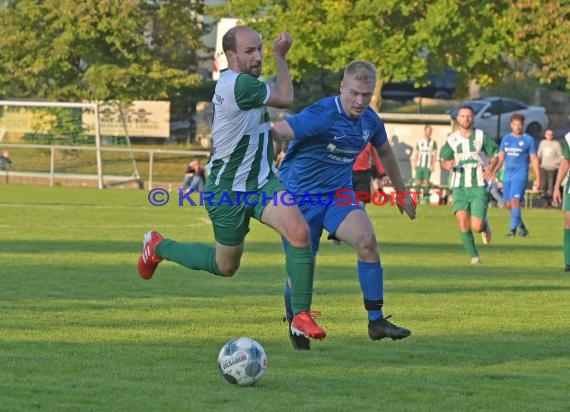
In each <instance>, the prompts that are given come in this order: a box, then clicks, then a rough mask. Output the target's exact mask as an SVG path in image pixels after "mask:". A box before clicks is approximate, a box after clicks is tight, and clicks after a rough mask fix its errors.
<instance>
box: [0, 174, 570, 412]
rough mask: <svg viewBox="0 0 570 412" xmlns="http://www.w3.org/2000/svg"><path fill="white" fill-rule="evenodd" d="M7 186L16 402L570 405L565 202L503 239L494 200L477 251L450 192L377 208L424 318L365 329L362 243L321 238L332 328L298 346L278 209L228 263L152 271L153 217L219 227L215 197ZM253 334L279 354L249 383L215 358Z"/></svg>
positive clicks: (5, 364)
mask: <svg viewBox="0 0 570 412" xmlns="http://www.w3.org/2000/svg"><path fill="white" fill-rule="evenodd" d="M1 190H2V196H0V212H1V213H0V225H1V226H2V241H0V262H1V270H2V287H1V288H0V309H1V311H2V316H0V364H1V365H2V367H1V368H0V382H2V383H1V384H0V405H2V409H3V410H8V411H23V410H42V411H62V410H101V411H107V410H117V411H118V410H120V411H162V410H169V411H185V410H192V411H194V410H196V411H221V410H230V411H234V410H244V411H246V410H257V411H272V412H273V411H291V410H295V411H352V410H358V411H365V410H370V411H375V410H389V411H482V410H485V411H516V412H519V411H527V410H536V411H539V410H544V411H566V410H568V407H569V402H568V393H567V392H568V381H569V379H570V372H569V371H570V358H569V355H568V319H569V317H570V306H569V305H568V299H569V290H570V279H569V278H568V276H567V274H565V273H563V272H562V263H563V261H562V248H561V240H562V227H563V218H562V216H560V215H559V213H558V212H556V211H552V210H541V209H540V210H539V209H531V210H526V211H525V221H526V223H527V226H528V227H529V228H530V229H531V235H530V237H528V238H515V239H507V238H505V237H503V236H501V233H502V231H503V230H506V229H507V227H508V224H509V222H508V213H507V212H506V211H505V210H500V209H492V210H491V211H490V216H491V220H492V222H493V224H494V225H493V228H494V229H495V239H494V244H492V245H491V246H488V247H485V246H483V245H481V250H480V251H481V255H482V257H483V264H481V265H479V266H478V267H471V265H469V263H468V258H467V257H466V255H465V251H464V250H463V247H462V245H461V244H460V240H459V236H458V230H457V223H456V221H455V218H454V217H453V214H452V213H451V209H450V208H449V207H448V206H439V207H430V206H421V207H420V208H419V213H418V218H417V219H416V220H415V221H410V220H408V219H407V218H405V217H403V216H401V215H400V214H399V213H398V212H397V211H396V210H395V208H392V207H369V208H368V209H367V212H368V213H369V214H370V216H371V218H372V221H373V223H374V226H375V228H376V230H377V235H378V242H379V243H380V245H381V253H382V260H383V264H384V267H385V292H386V300H385V302H386V303H385V312H386V314H393V315H394V321H395V322H396V323H397V324H401V325H402V326H406V327H409V328H410V329H411V330H412V331H413V334H412V336H411V337H409V338H408V339H405V340H403V341H399V342H393V341H380V342H372V341H370V339H368V337H367V336H366V314H365V312H364V309H363V307H362V297H361V294H360V290H359V287H358V282H357V276H356V272H355V263H356V258H355V255H354V251H353V250H352V249H350V248H349V247H348V246H346V245H340V246H337V245H334V244H332V242H329V241H326V240H325V239H324V238H323V244H322V247H321V250H320V251H319V256H318V258H317V273H316V283H315V296H314V300H313V302H314V303H313V306H314V308H315V309H320V310H322V312H323V314H322V316H321V318H320V319H319V322H320V323H321V324H322V325H323V326H324V327H326V329H327V331H328V336H327V338H326V340H325V341H323V342H314V343H313V350H311V351H310V352H303V353H300V352H295V351H293V350H292V348H291V345H290V343H289V339H288V338H287V331H286V327H285V324H284V323H283V322H282V321H281V316H282V315H283V309H282V304H283V303H282V295H281V294H282V287H283V281H284V276H285V273H284V258H283V252H282V245H281V242H280V239H279V236H278V235H277V234H276V233H275V232H274V231H272V230H271V229H270V228H268V227H267V226H265V225H261V224H258V223H252V231H251V233H250V234H249V236H248V238H247V241H246V248H245V254H244V258H243V262H242V265H241V268H240V271H239V272H238V273H237V274H236V275H235V276H234V277H233V278H230V279H227V278H226V279H224V278H220V277H216V276H212V275H209V274H206V273H204V272H198V271H190V270H188V269H184V268H182V267H179V266H177V265H175V264H172V263H169V262H164V263H162V264H161V265H160V266H159V268H158V270H157V273H156V275H155V276H154V278H153V279H152V280H150V281H143V280H141V279H140V278H139V276H138V274H137V271H136V268H135V265H136V259H137V256H138V254H139V253H140V248H141V245H142V242H141V241H142V235H143V233H144V232H145V231H147V230H149V229H150V228H156V229H158V230H160V231H161V232H163V233H164V234H165V235H166V236H168V237H171V238H174V239H179V240H181V241H192V242H206V243H208V244H213V235H212V229H211V226H210V224H209V222H208V218H207V213H206V212H205V210H204V209H203V208H200V207H192V208H190V210H189V206H188V207H178V206H176V204H175V202H174V203H172V204H169V205H167V206H164V207H161V208H157V207H151V206H150V205H149V204H148V200H147V195H148V193H147V192H146V191H139V190H104V191H100V190H96V189H82V188H49V187H45V186H35V187H34V186H24V185H22V186H17V185H2V189H1ZM171 202H173V200H171ZM553 222H557V223H556V224H554V225H553ZM477 241H478V243H479V244H480V242H479V240H477ZM242 335H245V336H251V337H253V338H255V339H257V340H259V341H260V342H261V344H262V345H263V346H264V348H265V349H266V351H267V354H268V357H269V368H268V372H267V375H266V376H265V377H264V379H263V380H261V381H260V382H259V383H258V384H257V385H256V386H254V387H250V388H237V387H235V386H232V385H229V384H227V383H226V382H225V381H224V380H223V379H222V378H221V376H219V373H218V371H217V366H216V359H217V355H218V351H219V349H220V348H221V347H222V345H223V344H224V343H225V342H226V341H227V340H228V339H230V338H233V337H237V336H242ZM287 393H290V394H292V395H291V396H294V405H293V404H292V398H291V396H285V395H284V394H287Z"/></svg>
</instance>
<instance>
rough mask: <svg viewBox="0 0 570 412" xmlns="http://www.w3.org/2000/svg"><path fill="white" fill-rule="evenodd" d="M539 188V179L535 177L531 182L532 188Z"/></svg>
mask: <svg viewBox="0 0 570 412" xmlns="http://www.w3.org/2000/svg"><path fill="white" fill-rule="evenodd" d="M539 188H540V179H536V180H535V181H534V183H533V184H532V190H538V189H539Z"/></svg>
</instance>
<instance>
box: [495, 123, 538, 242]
mask: <svg viewBox="0 0 570 412" xmlns="http://www.w3.org/2000/svg"><path fill="white" fill-rule="evenodd" d="M523 126H524V116H523V115H522V114H520V113H515V114H513V115H512V116H511V130H512V132H511V133H509V134H507V135H505V136H503V138H502V139H501V147H500V148H499V162H498V163H497V167H496V168H495V171H499V170H500V169H501V167H502V165H503V162H504V163H505V172H504V178H503V199H504V200H505V204H506V206H507V207H508V208H509V209H510V212H511V229H510V230H509V232H508V233H507V236H510V237H513V236H516V235H517V229H518V235H519V236H526V235H528V229H527V228H526V226H525V224H524V222H523V220H522V213H521V202H522V201H523V199H524V191H525V190H526V185H527V182H528V162H529V158H530V162H531V164H532V169H533V171H534V175H535V181H534V185H533V187H534V188H538V187H539V186H540V168H539V161H538V156H537V155H536V144H535V142H534V138H533V137H532V136H529V135H528V134H526V133H523V132H522V131H523Z"/></svg>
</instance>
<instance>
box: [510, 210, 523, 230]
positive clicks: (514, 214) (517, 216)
mask: <svg viewBox="0 0 570 412" xmlns="http://www.w3.org/2000/svg"><path fill="white" fill-rule="evenodd" d="M520 222H521V208H520V207H512V208H511V230H516V229H517V227H519V224H520Z"/></svg>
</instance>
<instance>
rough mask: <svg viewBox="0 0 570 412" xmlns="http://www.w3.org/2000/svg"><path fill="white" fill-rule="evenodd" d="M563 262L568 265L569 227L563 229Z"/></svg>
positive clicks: (569, 255)
mask: <svg viewBox="0 0 570 412" xmlns="http://www.w3.org/2000/svg"><path fill="white" fill-rule="evenodd" d="M564 264H566V265H570V229H564Z"/></svg>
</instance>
